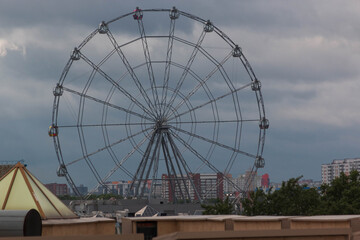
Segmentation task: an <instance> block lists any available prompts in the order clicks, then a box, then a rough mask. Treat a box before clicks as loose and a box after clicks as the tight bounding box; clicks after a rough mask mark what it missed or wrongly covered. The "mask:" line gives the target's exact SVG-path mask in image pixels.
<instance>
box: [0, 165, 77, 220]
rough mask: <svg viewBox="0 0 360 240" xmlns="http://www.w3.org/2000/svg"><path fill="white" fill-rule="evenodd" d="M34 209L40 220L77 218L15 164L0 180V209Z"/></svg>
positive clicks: (25, 170) (27, 172) (30, 175)
mask: <svg viewBox="0 0 360 240" xmlns="http://www.w3.org/2000/svg"><path fill="white" fill-rule="evenodd" d="M32 208H34V209H36V210H37V211H38V212H39V213H40V215H41V218H42V219H54V218H57V219H59V218H77V215H76V214H75V213H73V212H72V211H71V210H70V209H69V208H68V207H67V206H66V205H65V204H64V203H62V202H61V201H60V200H59V199H58V198H57V197H56V196H55V195H54V194H53V193H52V192H51V191H50V190H48V189H47V188H46V187H45V186H44V185H43V184H42V183H41V182H40V181H39V180H38V179H37V178H35V177H34V176H33V175H32V174H31V173H30V172H29V171H28V170H27V169H26V168H25V166H24V165H22V164H21V163H17V164H16V165H15V166H14V167H13V168H12V169H10V171H9V172H8V173H6V174H5V175H4V176H3V177H1V178H0V209H1V210H29V209H32Z"/></svg>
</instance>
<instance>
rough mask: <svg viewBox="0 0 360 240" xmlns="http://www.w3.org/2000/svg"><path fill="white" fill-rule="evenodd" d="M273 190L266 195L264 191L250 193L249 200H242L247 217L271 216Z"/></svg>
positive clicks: (258, 190)
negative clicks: (271, 193)
mask: <svg viewBox="0 0 360 240" xmlns="http://www.w3.org/2000/svg"><path fill="white" fill-rule="evenodd" d="M270 191H271V189H270V190H269V191H268V193H265V192H264V191H263V189H256V191H253V192H250V194H249V198H245V199H243V200H242V202H241V204H242V208H243V213H244V214H245V215H247V216H257V215H269V207H270V203H269V201H270V199H271V195H270Z"/></svg>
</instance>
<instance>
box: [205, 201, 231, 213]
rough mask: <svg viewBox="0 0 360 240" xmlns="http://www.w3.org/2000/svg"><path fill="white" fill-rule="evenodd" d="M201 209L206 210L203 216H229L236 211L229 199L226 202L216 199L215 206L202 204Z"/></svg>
mask: <svg viewBox="0 0 360 240" xmlns="http://www.w3.org/2000/svg"><path fill="white" fill-rule="evenodd" d="M201 207H202V208H204V209H205V211H204V212H203V215H228V214H232V213H233V211H234V206H233V204H232V203H231V202H230V200H229V197H226V199H225V200H221V199H219V198H218V199H216V202H215V204H209V205H206V204H201Z"/></svg>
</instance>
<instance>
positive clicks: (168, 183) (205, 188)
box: [161, 173, 224, 202]
mask: <svg viewBox="0 0 360 240" xmlns="http://www.w3.org/2000/svg"><path fill="white" fill-rule="evenodd" d="M190 178H191V180H192V181H190V179H182V178H181V176H176V177H174V176H168V175H166V174H163V175H162V194H161V197H162V198H164V199H168V200H169V202H172V201H174V200H175V198H177V199H183V198H185V199H186V198H188V196H189V195H190V198H191V199H195V200H197V194H198V195H200V197H201V198H202V199H216V198H220V199H223V198H224V177H223V174H222V173H193V174H191V176H190ZM179 186H180V187H179ZM185 186H186V187H185Z"/></svg>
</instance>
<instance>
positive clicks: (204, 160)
mask: <svg viewBox="0 0 360 240" xmlns="http://www.w3.org/2000/svg"><path fill="white" fill-rule="evenodd" d="M171 134H172V135H173V136H174V137H175V138H176V139H177V140H178V141H179V142H180V143H181V144H183V145H184V146H185V147H186V148H187V149H189V150H190V151H191V152H192V153H193V154H194V155H195V156H196V157H197V158H198V159H199V160H200V161H201V162H203V163H204V164H205V165H206V166H208V167H209V168H210V169H211V170H212V171H213V172H215V173H222V172H221V171H220V170H219V169H217V168H216V167H215V166H214V165H213V164H211V163H210V162H209V161H208V160H207V159H206V158H205V157H203V156H202V155H201V154H200V153H198V152H197V151H196V150H195V149H194V148H193V147H192V146H191V145H190V144H188V143H187V142H186V141H185V140H184V139H182V138H181V137H180V136H179V135H178V134H176V133H175V132H174V131H171ZM223 177H224V178H225V179H226V181H227V182H228V183H230V184H231V185H232V186H233V187H234V189H236V190H238V191H241V189H240V188H239V187H238V186H237V185H236V184H235V183H234V182H233V181H231V179H229V178H228V177H227V176H225V175H223Z"/></svg>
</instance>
